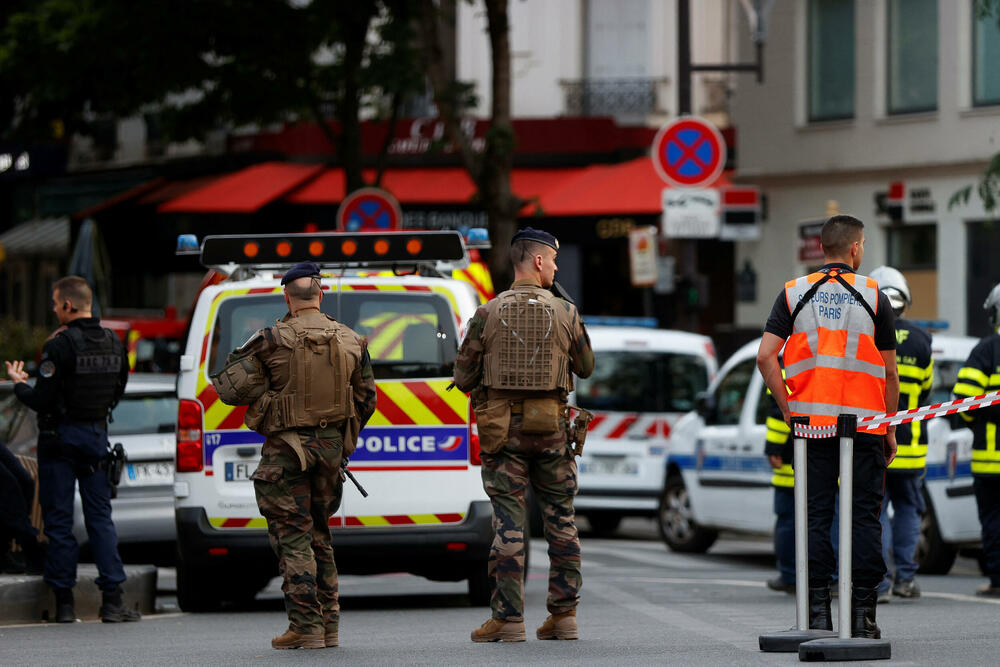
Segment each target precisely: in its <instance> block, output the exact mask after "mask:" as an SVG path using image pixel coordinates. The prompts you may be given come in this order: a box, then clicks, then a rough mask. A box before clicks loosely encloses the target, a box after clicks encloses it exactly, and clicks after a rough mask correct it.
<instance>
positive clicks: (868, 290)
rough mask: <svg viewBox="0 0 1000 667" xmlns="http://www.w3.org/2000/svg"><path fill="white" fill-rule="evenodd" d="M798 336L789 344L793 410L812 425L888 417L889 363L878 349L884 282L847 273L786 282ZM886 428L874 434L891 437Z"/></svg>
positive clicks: (824, 273)
mask: <svg viewBox="0 0 1000 667" xmlns="http://www.w3.org/2000/svg"><path fill="white" fill-rule="evenodd" d="M785 299H786V301H787V303H788V310H789V312H791V313H792V334H791V335H790V336H789V337H788V340H787V341H785V352H784V361H785V383H786V384H787V385H788V390H789V396H788V409H789V411H790V412H791V414H792V415H793V416H806V417H809V423H810V424H812V425H826V424H836V423H837V416H838V415H840V414H842V413H850V414H855V415H857V417H858V418H859V419H860V418H862V417H869V416H871V415H878V414H883V413H884V412H885V362H884V361H883V359H882V354H881V352H879V350H878V348H877V347H876V346H875V310H873V307H872V306H871V305H869V304H874V308H878V283H876V282H875V281H874V280H872V279H871V278H868V277H867V276H862V275H858V274H856V273H852V272H850V271H844V270H841V269H829V270H826V271H820V272H817V273H811V274H809V275H808V276H803V277H801V278H798V279H796V280H791V281H789V282H787V283H785ZM885 431H886V429H885V426H881V427H879V428H877V429H875V430H872V431H867V432H868V433H885Z"/></svg>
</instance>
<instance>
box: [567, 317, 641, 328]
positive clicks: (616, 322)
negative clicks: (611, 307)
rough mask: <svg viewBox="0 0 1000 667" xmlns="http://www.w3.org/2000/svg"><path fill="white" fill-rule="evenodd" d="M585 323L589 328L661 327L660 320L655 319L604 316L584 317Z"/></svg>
mask: <svg viewBox="0 0 1000 667" xmlns="http://www.w3.org/2000/svg"><path fill="white" fill-rule="evenodd" d="M583 321H584V323H585V324H587V326H600V327H646V328H647V329H656V328H658V327H659V326H660V322H659V320H657V319H656V318H655V317H611V316H603V315H584V317H583Z"/></svg>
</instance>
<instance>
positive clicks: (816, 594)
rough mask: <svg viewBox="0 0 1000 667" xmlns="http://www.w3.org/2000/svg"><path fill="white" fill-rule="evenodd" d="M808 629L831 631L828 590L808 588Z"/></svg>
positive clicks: (831, 618) (831, 621)
mask: <svg viewBox="0 0 1000 667" xmlns="http://www.w3.org/2000/svg"><path fill="white" fill-rule="evenodd" d="M809 629H810V630H833V617H832V616H830V588H829V587H828V586H821V587H819V588H813V587H812V586H810V587H809Z"/></svg>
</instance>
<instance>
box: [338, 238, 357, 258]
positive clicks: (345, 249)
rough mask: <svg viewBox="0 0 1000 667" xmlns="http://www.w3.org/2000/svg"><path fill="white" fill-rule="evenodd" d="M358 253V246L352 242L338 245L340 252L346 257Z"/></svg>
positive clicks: (348, 241)
mask: <svg viewBox="0 0 1000 667" xmlns="http://www.w3.org/2000/svg"><path fill="white" fill-rule="evenodd" d="M357 251H358V244H357V243H356V242H354V241H351V240H347V241H344V242H343V243H341V244H340V252H342V253H344V254H345V255H347V256H348V257H350V256H351V255H353V254H354V253H356V252H357Z"/></svg>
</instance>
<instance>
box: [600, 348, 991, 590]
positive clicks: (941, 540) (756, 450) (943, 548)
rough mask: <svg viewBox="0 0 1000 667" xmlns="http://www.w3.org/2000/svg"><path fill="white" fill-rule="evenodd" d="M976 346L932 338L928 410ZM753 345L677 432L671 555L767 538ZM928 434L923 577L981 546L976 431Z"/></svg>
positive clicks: (666, 530) (666, 512)
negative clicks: (749, 537)
mask: <svg viewBox="0 0 1000 667" xmlns="http://www.w3.org/2000/svg"><path fill="white" fill-rule="evenodd" d="M975 344H976V340H975V339H974V338H967V337H959V336H941V335H935V336H934V337H933V343H932V347H933V354H934V371H935V377H934V387H933V389H932V394H931V397H930V399H929V401H930V404H933V403H941V402H944V401H947V400H949V399H950V393H949V392H950V391H951V387H952V386H953V385H954V383H955V377H956V375H957V374H958V369H959V368H960V367H961V366H962V364H963V363H964V362H965V360H966V358H967V357H968V353H969V351H971V349H972V348H973V347H974V346H975ZM759 346H760V340H759V339H758V340H754V341H752V342H750V343H747V344H746V345H744V346H743V347H741V348H740V349H739V350H738V351H737V352H736V353H735V354H734V355H733V356H732V357H731V358H730V359H729V360H727V361H726V363H725V364H723V366H722V369H721V370H720V371H719V374H718V376H717V377H716V378H715V380H714V381H713V382H712V384H711V386H710V387H709V390H708V392H707V393H706V394H704V395H703V396H702V397H701V398H700V399H699V405H698V409H697V410H696V411H693V412H690V413H688V414H687V415H685V416H684V417H683V418H681V419H680V420H679V421H678V422H677V424H676V425H675V427H674V429H673V436H672V438H671V446H670V452H669V454H668V456H667V462H666V483H665V485H664V492H663V496H662V497H661V499H660V511H659V527H660V533H661V535H662V537H663V540H664V541H665V542H666V544H667V546H668V547H670V548H671V549H672V550H674V551H680V552H697V553H700V552H704V551H707V550H708V549H709V548H710V547H711V546H712V544H713V543H714V542H715V540H716V538H717V537H718V533H719V531H720V530H727V531H735V532H740V533H754V534H759V535H771V534H772V533H773V530H774V512H773V493H774V492H773V491H772V487H771V476H772V469H771V466H770V465H769V464H768V461H767V457H765V456H764V440H765V433H766V426H765V420H766V419H767V415H768V411H769V407H770V399H769V397H768V396H767V394H766V391H767V388H766V386H765V385H764V382H763V379H762V378H761V375H760V373H759V372H758V371H757V349H758V347H759ZM927 428H928V443H929V444H928V449H927V475H926V478H925V497H926V500H927V510H928V511H927V513H926V514H925V516H924V519H923V525H922V533H921V540H920V545H919V546H918V552H917V560H918V562H919V563H920V566H921V567H920V571H921V572H925V573H946V572H947V571H948V570H949V569H950V568H951V565H952V562H954V560H955V554H956V553H957V549H959V548H961V547H966V546H974V545H975V544H976V543H977V542H978V540H979V520H978V517H977V514H976V507H975V498H974V497H973V496H972V478H971V472H970V462H971V460H972V433H971V431H970V430H969V429H967V428H964V427H961V426H959V425H958V424H956V423H955V422H949V421H948V420H947V419H945V418H937V419H932V420H929V421H928V426H927ZM588 444H589V442H588Z"/></svg>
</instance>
